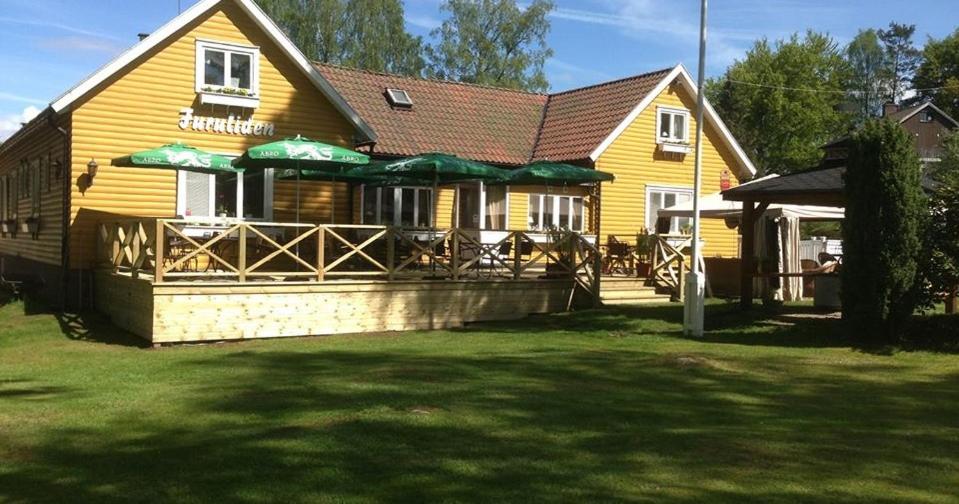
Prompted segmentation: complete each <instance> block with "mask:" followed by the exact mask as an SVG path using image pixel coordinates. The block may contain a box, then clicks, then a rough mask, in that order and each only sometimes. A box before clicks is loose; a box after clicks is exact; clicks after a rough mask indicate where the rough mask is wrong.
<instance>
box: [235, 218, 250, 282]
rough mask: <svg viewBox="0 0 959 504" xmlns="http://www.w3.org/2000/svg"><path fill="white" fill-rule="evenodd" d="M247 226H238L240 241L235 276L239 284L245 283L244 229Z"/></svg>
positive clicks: (243, 224) (244, 224) (245, 224)
mask: <svg viewBox="0 0 959 504" xmlns="http://www.w3.org/2000/svg"><path fill="white" fill-rule="evenodd" d="M248 225H249V224H247V223H245V222H244V223H242V224H240V241H239V243H238V244H237V247H238V249H239V250H237V251H236V252H237V261H236V262H237V270H238V272H237V276H238V279H239V281H240V283H243V282H246V228H247V226H248Z"/></svg>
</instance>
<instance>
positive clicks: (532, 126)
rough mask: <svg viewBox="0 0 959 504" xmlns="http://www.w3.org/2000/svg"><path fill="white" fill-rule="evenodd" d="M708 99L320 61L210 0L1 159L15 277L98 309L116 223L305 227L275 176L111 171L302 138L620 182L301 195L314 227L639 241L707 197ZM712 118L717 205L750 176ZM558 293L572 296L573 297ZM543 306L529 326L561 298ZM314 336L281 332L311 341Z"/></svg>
mask: <svg viewBox="0 0 959 504" xmlns="http://www.w3.org/2000/svg"><path fill="white" fill-rule="evenodd" d="M694 103H695V86H694V85H693V83H692V80H691V79H690V77H689V74H688V72H687V71H686V70H685V69H684V67H683V66H682V65H677V66H676V67H674V68H668V69H663V70H659V71H656V72H650V73H647V74H643V75H639V76H636V77H630V78H626V79H621V80H618V81H613V82H608V83H602V84H598V85H596V86H590V87H587V88H582V89H576V90H571V91H566V92H562V93H554V94H540V93H527V92H521V91H515V90H508V89H501V88H495V87H488V86H476V85H468V84H462V83H456V82H446V81H436V80H428V79H416V78H410V77H402V76H396V75H388V74H381V73H374V72H367V71H361V70H354V69H348V68H342V67H337V66H331V65H323V64H317V63H314V62H311V61H309V60H308V59H307V58H306V57H305V56H304V55H303V54H302V53H301V52H300V51H299V50H298V49H297V48H296V47H295V46H294V45H293V44H292V43H291V42H290V40H289V39H288V38H287V37H286V36H285V35H284V34H283V33H282V31H281V30H280V29H279V28H278V27H277V26H276V25H275V24H274V23H273V22H272V21H271V20H270V19H269V18H268V17H267V16H266V15H265V14H264V13H263V12H262V11H261V10H260V9H259V7H257V6H256V4H255V3H254V2H253V1H252V0H201V1H200V2H198V3H197V4H195V5H194V6H193V7H191V8H189V9H187V10H186V11H184V12H183V13H182V14H181V15H179V16H178V17H176V18H174V19H173V20H171V21H170V22H169V23H167V24H166V25H164V26H162V27H160V28H158V29H157V30H156V31H155V32H154V33H152V34H150V35H149V36H147V37H145V38H144V39H142V40H140V41H139V42H138V43H136V44H135V45H133V46H132V47H131V48H130V49H129V50H128V51H127V52H125V53H123V54H122V55H120V56H119V57H117V58H116V59H115V60H113V61H111V62H109V63H108V64H107V65H105V66H104V67H102V68H100V69H99V70H97V71H96V72H95V73H93V74H92V75H91V76H90V77H89V78H87V79H85V80H84V81H82V82H80V83H79V84H77V85H76V86H75V87H73V88H71V89H70V90H68V91H67V92H66V93H64V94H63V95H62V96H60V97H58V98H56V99H55V100H54V101H52V102H51V103H50V106H49V107H47V108H46V109H45V110H44V111H43V112H42V113H41V114H40V115H38V116H37V117H36V118H35V119H33V120H32V121H31V122H30V123H28V124H26V125H25V126H24V127H23V128H22V129H21V130H20V131H18V132H17V133H15V134H14V135H13V136H12V137H11V138H9V139H8V140H7V141H5V142H4V143H3V144H2V145H0V223H2V225H3V227H2V230H0V231H2V233H0V259H2V262H0V266H2V268H0V270H2V271H0V273H3V274H4V275H5V276H7V277H9V276H11V275H15V276H19V277H22V278H28V279H31V280H32V281H33V282H34V283H35V285H36V288H38V289H39V290H40V291H41V292H43V293H45V294H46V295H47V297H49V298H53V299H59V300H66V299H72V300H78V301H79V302H81V303H84V304H88V305H89V304H92V303H91V301H90V300H91V299H93V298H94V292H97V295H101V288H102V285H101V284H102V283H101V284H98V283H97V282H95V281H94V276H95V275H94V274H93V271H94V270H95V269H96V267H97V265H98V263H99V262H100V261H101V260H102V259H103V257H102V252H103V251H102V250H100V251H98V243H99V244H100V246H101V247H102V245H103V243H104V242H105V241H106V240H107V238H108V237H106V236H104V235H103V233H105V232H106V231H105V229H106V227H105V226H104V223H115V222H118V221H119V220H121V219H123V218H144V219H154V221H156V219H157V218H159V219H181V220H185V221H190V220H191V219H192V220H194V221H198V222H200V221H202V222H205V223H207V225H213V224H214V223H215V222H216V221H218V220H219V221H220V222H221V224H224V225H233V224H234V223H237V222H249V223H264V222H272V223H283V222H289V221H291V220H292V219H293V215H294V210H295V209H294V203H293V201H294V197H293V193H294V183H293V182H290V181H281V180H276V179H275V178H274V176H273V175H274V174H273V171H272V170H270V169H266V170H248V171H247V172H246V173H244V174H242V175H240V176H235V175H216V176H214V175H205V174H196V173H188V172H176V171H169V170H150V169H131V168H120V167H114V166H111V165H110V160H111V159H114V158H117V157H120V156H124V155H127V154H129V153H131V152H134V151H139V150H145V149H150V148H155V147H158V146H160V145H163V144H168V143H172V142H176V141H180V142H185V143H187V144H190V145H192V146H194V147H197V148H200V149H203V150H206V151H209V152H215V153H218V154H224V155H229V156H237V155H239V154H241V153H242V152H243V151H244V150H245V149H247V148H248V147H250V146H253V145H257V144H260V143H265V142H269V141H274V140H278V139H281V138H284V137H288V136H293V135H296V134H302V135H304V136H307V137H309V138H312V139H315V140H319V141H322V142H326V143H330V144H335V145H340V146H344V147H349V148H354V149H356V150H359V151H364V152H368V153H370V154H371V155H372V156H373V157H374V158H380V159H391V158H397V157H402V156H408V155H413V154H417V153H422V152H430V151H441V152H447V153H451V154H455V155H458V156H461V157H465V158H470V159H474V160H477V161H482V162H486V163H490V164H494V165H497V166H500V167H504V168H513V167H518V166H521V165H523V164H526V163H528V162H531V161H535V160H553V161H562V162H568V163H573V164H578V165H581V166H586V167H595V168H597V169H601V170H605V171H608V172H611V173H613V174H614V175H615V176H616V181H615V182H614V183H611V184H606V185H605V186H604V187H603V188H602V190H601V193H600V192H597V191H595V190H594V189H593V188H583V187H487V186H484V185H483V184H480V183H475V184H460V185H458V186H454V187H444V188H443V189H441V191H440V194H439V195H437V196H438V197H436V198H433V197H432V195H431V194H429V193H430V190H429V189H428V188H422V187H416V188H414V187H406V188H402V187H401V188H389V187H377V188H373V187H364V186H362V185H349V184H343V183H338V184H335V187H334V184H330V183H325V182H304V183H303V185H302V186H301V192H302V195H303V197H302V204H301V215H302V220H303V221H304V222H307V223H312V224H326V223H330V222H334V221H335V222H336V223H341V224H356V225H360V224H362V225H365V226H398V227H418V226H423V225H425V224H426V223H428V222H429V221H430V218H429V216H430V213H431V212H437V218H438V225H439V227H443V228H448V227H456V228H461V229H474V230H478V231H479V233H478V234H476V236H477V237H478V239H479V240H480V241H482V240H484V239H486V238H489V239H491V240H493V241H496V240H500V239H503V238H502V237H503V236H506V233H508V232H509V231H510V230H518V231H520V232H522V233H524V235H523V236H526V238H523V239H528V240H530V241H534V242H535V241H537V240H542V232H543V231H544V230H546V229H548V228H553V227H556V228H565V229H569V230H572V231H575V232H577V233H579V234H582V235H584V236H586V237H587V238H588V240H587V241H588V242H589V243H592V244H594V245H595V244H601V243H604V242H605V241H606V240H607V239H609V236H616V237H619V238H620V239H622V240H625V241H631V240H635V237H636V233H637V232H639V231H640V230H643V229H648V228H654V227H656V226H657V218H656V211H657V209H658V208H662V207H664V206H668V205H670V204H673V203H679V202H682V201H685V200H687V199H688V198H690V197H691V194H692V193H691V191H692V185H693V182H692V172H693V168H692V166H693V155H692V153H693V152H694V151H695V145H693V142H692V136H691V133H690V132H692V131H695V124H694V119H693V114H692V113H691V111H692V110H693V109H694ZM706 119H707V124H706V128H705V142H706V143H705V145H704V149H703V152H704V163H703V167H704V184H703V191H704V193H712V192H715V191H717V190H719V189H720V187H721V186H723V185H724V184H732V185H735V184H737V183H738V181H739V180H743V179H745V178H748V177H751V175H752V174H753V172H754V169H753V167H752V165H751V163H750V162H749V160H748V158H747V157H746V156H745V155H744V153H743V151H742V149H741V148H740V147H739V146H738V144H737V143H736V140H735V139H734V138H733V137H732V136H731V135H730V133H729V131H728V130H727V129H726V127H725V126H724V125H723V123H722V121H721V120H720V118H719V117H718V116H717V115H716V114H715V112H714V111H713V110H712V108H711V107H707V111H706ZM334 191H335V197H334V195H333V194H334ZM333 201H335V202H336V204H335V206H336V208H332V206H333V205H332V202H333ZM151 222H153V221H151ZM156 222H159V221H156ZM684 224H685V223H684V222H683V221H680V220H676V219H674V220H673V221H672V222H660V223H659V227H660V228H663V229H665V228H669V230H670V231H672V232H680V231H682V230H683V227H684ZM150 225H151V226H152V225H153V224H150ZM161 227H162V226H161ZM151 229H152V228H151ZM156 229H159V228H156ZM231 232H233V233H236V231H231ZM161 233H162V232H161ZM318 234H320V235H322V234H323V231H320V232H318ZM114 238H116V236H114ZM704 239H705V242H706V253H707V254H711V255H722V256H735V255H736V254H737V234H736V231H735V230H729V229H727V228H725V226H723V225H722V224H720V225H715V224H713V223H709V222H707V223H706V224H705V225H704ZM131 240H133V241H136V240H141V242H142V243H141V242H137V243H138V244H139V245H137V247H141V246H142V247H144V248H145V247H146V245H145V243H147V242H148V241H149V240H146V238H143V237H140V238H135V239H134V238H130V237H129V236H127V238H126V241H125V242H124V243H119V245H118V246H120V248H121V249H123V247H127V248H126V249H124V250H126V254H127V256H128V257H127V259H122V258H120V256H121V255H123V254H122V253H120V252H117V251H114V256H113V257H114V258H115V259H116V260H117V261H121V262H122V261H123V260H129V259H130V257H132V256H133V255H136V254H138V253H139V249H137V250H132V251H131V249H129V247H130V243H132V242H131ZM143 240H146V241H143ZM154 240H157V239H156V238H154ZM120 241H121V242H122V241H123V240H120ZM149 243H150V244H152V245H151V246H156V245H157V244H156V243H154V242H153V241H149ZM517 243H519V242H517ZM161 251H162V250H161ZM161 251H153V250H152V249H151V251H150V254H154V253H156V252H161ZM166 252H167V253H169V250H167V251H166ZM152 258H153V255H149V257H146V259H143V260H145V261H147V262H150V261H152V260H153V259H152ZM517 261H518V260H517ZM133 262H136V261H133ZM474 262H475V261H474ZM517 264H519V263H518V262H517ZM140 266H142V264H139V265H136V266H135V267H140ZM180 266H182V265H178V267H180ZM320 269H322V267H321V268H320ZM114 270H116V268H114ZM157 271H158V272H159V271H160V270H159V269H158V270H157ZM133 276H134V277H135V276H136V274H135V272H134V275H133ZM319 277H320V278H322V277H323V274H322V272H321V273H320V275H319ZM454 277H456V275H454ZM520 277H521V275H520V273H519V271H517V272H516V275H515V279H517V280H519V279H520ZM391 278H392V276H391ZM157 283H159V282H157ZM311 288H312V287H311ZM304 289H306V287H304ZM563 289H566V287H563ZM546 290H549V289H546ZM567 290H568V289H567ZM120 291H122V289H120V290H119V291H109V292H112V294H111V293H109V292H108V294H103V295H105V296H108V297H109V299H110V300H111V301H116V302H117V303H121V304H122V303H129V302H132V301H130V299H132V298H131V297H130V296H132V295H133V294H132V291H123V292H126V293H125V294H123V293H120V294H118V292H120ZM307 291H309V289H306V290H304V291H303V292H307ZM560 291H562V289H559V290H556V293H557V294H556V296H559V297H562V296H564V295H566V294H562V292H560ZM171 292H172V291H171ZM311 292H312V291H311ZM491 292H492V291H491ZM563 292H565V291H563ZM110 296H112V297H110ZM117 296H119V297H117ZM123 296H126V298H123ZM444 296H446V297H447V298H448V299H456V296H448V295H444ZM554 297H555V296H554ZM124 299H125V301H124ZM155 299H158V298H156V297H155V296H154V297H152V298H150V301H149V304H150V305H151V306H153V303H154V300H155ZM556 299H559V298H558V297H557V298H556ZM537 302H540V305H539V306H538V307H528V309H526V308H523V310H525V312H524V313H528V312H530V311H537V310H540V311H541V310H543V309H545V308H543V306H549V307H555V306H556V303H557V302H556V300H555V299H552V298H550V299H545V298H544V299H540V300H539V301H537ZM96 304H97V305H98V306H100V305H101V304H102V303H101V302H100V301H97V303H96ZM560 304H562V303H560ZM550 309H552V308H550ZM520 311H522V310H520ZM154 312H155V310H154ZM492 312H495V309H491V313H492ZM510 313H512V314H513V315H516V314H517V313H518V312H516V313H514V312H510ZM151 316H152V317H155V318H156V317H160V316H159V315H156V313H154V314H153V315H151ZM411 316H412V315H411ZM458 317H459V318H458V319H456V321H458V322H462V321H464V320H471V319H476V318H483V317H482V316H479V317H477V316H476V314H475V313H474V314H472V315H470V314H461V315H458ZM161 318H162V317H161ZM135 324H146V325H150V327H152V329H150V330H149V331H148V330H144V331H142V332H151V331H153V332H156V331H158V329H157V327H159V326H158V325H157V324H159V322H156V320H154V322H152V323H151V322H149V321H143V320H140V321H135V322H131V324H130V325H135ZM151 324H152V325H151ZM435 325H437V324H434V323H433V322H430V323H429V324H427V326H429V327H432V326H435ZM439 325H442V324H439ZM408 326H411V325H408ZM298 327H299V329H289V330H284V331H285V332H284V331H278V332H281V333H283V335H289V334H293V333H295V331H298V330H302V331H307V330H310V329H303V327H307V328H308V327H311V326H309V325H306V326H298ZM377 327H379V326H377ZM390 327H406V326H403V324H399V325H398V326H390ZM291 331H293V332H292V333H291ZM247 332H249V331H247ZM301 334H302V333H301Z"/></svg>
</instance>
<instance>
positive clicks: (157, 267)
mask: <svg viewBox="0 0 959 504" xmlns="http://www.w3.org/2000/svg"><path fill="white" fill-rule="evenodd" d="M163 226H164V223H163V219H157V220H156V233H157V235H156V244H155V245H154V246H153V247H154V249H155V250H156V253H155V254H154V258H153V283H163V255H164V254H165V253H166V251H165V250H164V246H165V245H166V236H165V235H166V231H165V230H164V227H163Z"/></svg>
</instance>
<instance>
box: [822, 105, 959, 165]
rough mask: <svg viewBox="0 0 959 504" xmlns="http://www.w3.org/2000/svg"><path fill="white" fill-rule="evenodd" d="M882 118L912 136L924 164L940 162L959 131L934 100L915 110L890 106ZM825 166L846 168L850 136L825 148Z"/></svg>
mask: <svg viewBox="0 0 959 504" xmlns="http://www.w3.org/2000/svg"><path fill="white" fill-rule="evenodd" d="M883 117H888V118H889V119H892V120H894V121H897V122H898V123H899V124H901V125H902V127H903V128H905V129H906V131H908V132H909V133H910V134H912V136H913V139H914V140H915V143H916V151H917V152H918V153H919V157H920V158H921V159H922V161H923V163H931V162H937V161H939V160H940V158H941V156H942V141H943V139H945V137H946V135H947V134H948V133H949V132H950V131H953V130H956V129H959V122H957V121H956V120H955V119H953V118H952V117H950V116H949V114H946V113H945V112H943V110H942V109H940V108H939V107H937V106H936V105H935V104H934V103H932V102H931V101H927V102H923V103H920V104H919V105H915V106H912V107H901V106H900V105H897V104H895V103H887V104H886V105H885V106H884V107H883ZM822 149H823V151H824V156H823V165H825V166H842V165H845V161H846V158H847V157H848V154H849V137H848V136H846V137H843V138H840V139H838V140H836V141H833V142H830V143H828V144H826V145H823V146H822Z"/></svg>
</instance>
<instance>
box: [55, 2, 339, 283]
mask: <svg viewBox="0 0 959 504" xmlns="http://www.w3.org/2000/svg"><path fill="white" fill-rule="evenodd" d="M196 39H204V40H212V41H222V42H231V43H237V44H243V45H250V46H259V47H260V58H259V81H260V86H259V92H260V105H259V107H258V108H257V109H256V110H255V111H254V112H253V119H254V120H255V121H263V122H273V123H275V124H276V134H275V135H274V136H273V137H271V138H267V137H256V138H254V137H242V136H239V135H230V134H222V133H220V134H218V133H207V132H194V131H188V130H181V129H180V128H179V127H178V125H177V121H178V118H179V111H180V110H181V109H183V108H185V107H191V108H193V109H194V113H195V114H196V115H203V116H216V117H223V118H225V117H226V115H227V113H226V107H225V106H222V105H217V106H215V107H214V106H211V105H200V104H199V100H198V99H197V98H198V97H197V94H196V93H195V76H194V74H195V58H196ZM84 100H85V101H82V102H80V103H79V104H78V105H76V106H75V109H74V112H73V159H72V163H73V178H74V180H75V181H81V176H82V175H83V174H84V173H85V172H86V164H87V162H88V161H90V159H96V160H97V162H98V163H99V164H100V170H99V174H98V175H97V177H96V179H95V180H94V181H93V185H92V186H90V187H89V188H85V190H84V191H81V190H80V189H81V187H80V185H81V184H76V183H75V184H73V186H74V191H73V205H72V209H71V216H72V219H73V221H72V227H71V233H72V234H71V260H72V262H73V264H74V265H75V266H80V267H89V266H90V264H91V259H92V253H93V250H94V234H93V231H94V225H95V222H96V221H97V220H99V219H100V218H102V217H103V216H104V215H106V214H128V215H142V216H173V215H174V214H175V212H176V176H175V173H174V172H173V171H165V170H144V169H131V168H115V167H111V166H109V160H110V159H111V158H114V157H117V156H121V155H125V154H128V153H130V152H134V151H138V150H143V149H148V148H153V147H157V146H159V145H162V144H165V143H169V142H172V141H175V140H180V141H184V142H186V143H189V144H190V145H193V146H195V147H198V148H200V149H204V150H208V151H212V152H219V153H225V154H239V153H241V152H243V151H244V150H246V149H247V148H248V147H250V146H252V145H257V144H260V143H265V142H268V141H273V140H279V139H282V138H283V137H286V136H290V135H294V134H296V133H301V134H303V135H306V136H308V137H310V138H313V139H315V140H319V141H322V142H327V143H331V144H337V145H342V146H347V147H349V146H351V145H352V139H353V134H354V130H353V127H352V126H351V125H350V123H349V122H348V121H347V120H346V119H345V118H344V117H342V116H341V115H340V114H339V113H338V112H337V111H336V110H335V109H334V108H333V106H332V105H331V104H330V103H329V101H328V100H326V98H325V97H324V96H323V95H322V94H321V93H320V92H319V90H317V89H316V87H315V86H314V85H313V83H312V82H310V80H309V79H308V78H307V77H306V76H305V75H304V74H303V73H302V71H301V70H300V69H299V68H297V67H296V66H295V65H294V63H293V62H291V61H290V60H289V59H288V58H287V56H286V55H285V54H283V52H282V51H281V49H280V48H279V47H278V46H277V45H275V44H273V43H272V42H271V41H270V40H269V38H268V37H267V35H266V34H265V33H263V32H262V31H261V30H260V29H259V27H257V26H256V25H255V23H254V21H253V20H252V19H250V18H249V17H248V16H247V15H246V14H245V13H244V12H243V11H242V10H241V9H240V8H239V7H238V6H237V5H235V4H233V3H232V2H224V3H223V5H222V7H219V8H217V9H216V10H214V11H213V12H211V13H209V14H207V15H205V16H202V17H201V18H200V19H198V20H196V21H194V22H193V23H191V24H190V25H189V26H187V27H185V28H184V29H183V30H181V31H180V32H179V33H177V34H176V35H175V36H174V37H172V38H171V40H170V41H168V42H166V43H164V44H161V45H160V46H159V47H157V48H155V49H154V50H153V51H151V52H150V53H148V54H146V55H144V57H142V58H140V60H138V61H136V62H134V63H133V64H131V65H130V67H129V68H128V69H126V70H125V71H123V72H122V73H121V74H120V75H119V76H117V77H114V78H113V79H111V80H109V81H108V82H106V83H104V84H103V85H101V86H100V87H99V88H98V89H95V90H94V91H92V92H91V93H90V94H89V96H88V97H86V98H84ZM231 112H232V113H233V114H238V113H240V110H239V109H237V108H235V107H234V108H233V109H232V110H231ZM305 187H307V190H305V191H303V193H301V196H303V201H304V202H305V203H306V205H307V207H308V208H307V211H306V212H305V214H304V215H308V216H309V220H315V221H319V222H326V221H327V220H328V219H329V213H328V207H325V205H326V204H327V203H326V202H327V201H328V200H329V199H330V195H329V192H330V191H329V188H330V186H329V184H325V183H309V184H306V186H305ZM312 189H319V191H318V193H317V194H315V195H313V194H308V191H309V190H312ZM293 195H294V192H293V190H292V185H291V183H288V182H280V181H277V182H276V183H275V186H274V208H275V211H274V214H275V215H274V217H275V218H277V219H279V218H287V217H292V213H293V212H292V209H293ZM341 202H342V203H341ZM348 205H349V194H348V192H347V189H346V185H344V184H338V193H337V208H338V215H337V218H338V219H339V218H341V217H342V218H344V220H345V219H346V218H347V217H348V216H349V215H348V210H347V209H348V208H349V206H348ZM320 209H322V210H320Z"/></svg>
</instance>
